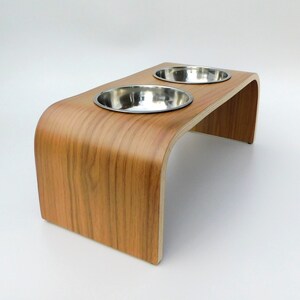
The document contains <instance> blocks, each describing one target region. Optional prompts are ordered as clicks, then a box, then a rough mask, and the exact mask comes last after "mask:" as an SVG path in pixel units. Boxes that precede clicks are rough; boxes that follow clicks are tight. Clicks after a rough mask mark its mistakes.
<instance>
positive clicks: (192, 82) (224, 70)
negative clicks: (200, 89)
mask: <svg viewBox="0 0 300 300" xmlns="http://www.w3.org/2000/svg"><path fill="white" fill-rule="evenodd" d="M189 68H190V69H199V68H202V69H209V70H214V71H222V72H224V73H225V74H227V77H226V78H224V79H221V80H216V81H209V82H196V81H191V82H186V81H177V80H170V79H165V78H162V77H159V76H158V75H156V74H157V73H158V72H160V71H164V70H170V69H189ZM153 77H155V78H156V79H158V80H162V81H167V82H173V83H180V84H214V83H220V82H224V81H227V80H229V79H230V78H231V74H230V72H228V71H227V70H226V69H221V68H214V67H207V66H197V65H177V66H169V67H165V68H160V69H157V70H155V71H154V73H153Z"/></svg>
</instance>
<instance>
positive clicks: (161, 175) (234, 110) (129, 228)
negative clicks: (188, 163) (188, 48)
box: [35, 63, 259, 264]
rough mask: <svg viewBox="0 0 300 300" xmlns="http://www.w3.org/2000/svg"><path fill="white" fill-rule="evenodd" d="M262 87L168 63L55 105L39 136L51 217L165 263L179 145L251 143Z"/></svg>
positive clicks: (41, 177) (244, 76) (45, 210)
mask: <svg viewBox="0 0 300 300" xmlns="http://www.w3.org/2000/svg"><path fill="white" fill-rule="evenodd" d="M153 74H155V76H156V77H159V79H158V78H156V77H154V76H153ZM229 74H230V75H229ZM230 76H231V77H230ZM229 78H230V80H228V79H229ZM161 80H164V86H161V83H162V81H161ZM213 82H214V83H216V84H205V83H213ZM258 82H259V80H258V76H257V75H256V74H254V73H248V72H240V71H227V70H216V69H212V68H202V67H190V66H177V65H176V64H170V63H165V64H161V65H158V66H155V67H153V68H150V69H147V70H144V71H142V72H139V73H137V74H134V75H131V76H129V77H126V78H123V79H120V80H117V81H115V82H112V83H108V84H105V85H103V86H100V87H98V88H95V89H92V90H90V91H87V92H85V93H82V94H80V95H77V96H74V97H71V98H68V99H65V100H63V101H59V102H57V103H55V104H53V105H51V106H50V107H49V108H48V109H47V110H46V111H45V112H44V114H43V115H42V117H41V118H40V120H39V123H38V126H37V129H36V135H35V158H36V168H37V178H38V188H39V197H40V206H41V213H42V217H43V218H44V219H46V220H47V221H49V222H52V223H54V224H57V225H59V226H62V227H64V228H67V229H69V230H72V231H74V232H77V233H79V234H81V235H83V236H86V237H89V238H91V239H94V240H96V241H98V242H101V243H103V244H105V245H108V246H111V247H113V248H115V249H118V250H120V251H123V252H126V253H128V254H131V255H133V256H136V257H138V258H141V259H144V260H146V261H148V262H151V263H153V264H157V263H159V261H160V260H161V258H162V249H163V223H164V222H163V220H164V194H165V193H164V188H165V173H166V166H167V161H168V157H169V154H170V152H171V150H172V147H173V145H174V144H175V143H176V141H177V140H178V139H179V138H180V137H181V136H182V135H183V134H184V133H186V132H187V131H196V132H202V133H207V134H212V135H216V136H221V137H225V138H230V139H234V140H238V141H243V142H247V143H252V142H253V138H254V131H255V121H256V111H257V101H258V92H259V83H258ZM182 83H185V84H184V85H182ZM196 83H198V84H196ZM181 88H182V89H181ZM192 99H193V102H192V103H191V101H192ZM93 100H94V101H95V103H96V104H97V105H99V106H101V107H97V106H96V105H95V104H94V101H93ZM188 104H189V105H188ZM179 108H180V109H179ZM116 111H118V112H128V113H118V112H116ZM162 111H167V112H165V113H157V112H162ZM148 112H151V114H149V113H148ZM199 155H201V153H200V152H199ZM187 221H188V220H187ZM195 233H196V231H195Z"/></svg>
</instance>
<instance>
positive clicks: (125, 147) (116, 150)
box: [35, 101, 170, 264]
mask: <svg viewBox="0 0 300 300" xmlns="http://www.w3.org/2000/svg"><path fill="white" fill-rule="evenodd" d="M73 106H74V107H75V109H74V107H73ZM91 108H92V110H90V111H80V107H79V106H76V104H73V103H72V102H68V101H63V102H61V103H56V104H54V105H52V106H51V107H50V108H49V109H48V110H47V111H46V112H45V113H44V114H43V116H42V117H41V119H40V121H39V124H38V127H37V130H36V135H35V157H36V168H37V175H38V187H39V195H40V207H41V213H42V217H43V218H44V219H46V220H47V221H49V222H51V223H54V224H57V225H60V226H62V227H64V228H67V229H69V230H72V231H74V232H76V233H79V234H81V235H84V236H86V237H89V238H92V239H94V240H96V241H98V242H101V243H103V244H105V245H108V246H111V247H113V248H115V249H118V250H120V251H122V252H125V253H128V254H131V255H133V256H136V257H138V258H141V259H143V260H146V261H148V262H150V263H152V264H158V263H159V261H160V259H161V257H162V218H163V212H162V209H163V206H162V203H163V197H164V195H163V185H164V178H161V176H162V174H164V172H163V171H162V170H163V166H164V158H165V153H166V151H167V148H168V144H169V140H170V138H169V137H168V135H166V132H167V131H164V130H160V131H157V130H150V127H149V129H148V130H146V131H145V130H144V128H141V126H140V123H139V119H140V116H136V117H133V118H131V119H130V120H127V122H126V123H122V122H120V120H122V118H124V117H125V118H126V117H127V116H124V115H123V114H115V113H107V112H104V113H105V116H104V117H100V116H99V111H98V110H97V109H96V110H95V109H94V106H91ZM149 120H150V121H151V116H149ZM118 121H119V123H118ZM165 137H166V138H165ZM158 145H159V146H158ZM161 184H162V185H161Z"/></svg>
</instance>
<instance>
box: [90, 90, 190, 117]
mask: <svg viewBox="0 0 300 300" xmlns="http://www.w3.org/2000/svg"><path fill="white" fill-rule="evenodd" d="M192 100H193V99H192V97H191V95H189V94H188V93H186V92H185V91H183V90H180V89H176V88H171V87H164V86H155V85H135V86H123V87H117V88H113V89H110V90H107V91H104V92H102V93H101V94H100V95H99V96H97V97H96V99H95V103H96V104H97V105H98V106H101V107H102V108H106V109H109V110H114V111H120V112H129V113H154V112H163V111H170V110H176V109H179V108H182V107H184V106H186V105H188V104H190V103H191V102H192Z"/></svg>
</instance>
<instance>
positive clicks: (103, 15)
mask: <svg viewBox="0 0 300 300" xmlns="http://www.w3.org/2000/svg"><path fill="white" fill-rule="evenodd" d="M299 19H300V2H299V0H287V1H276V0H274V1H267V0H265V1H262V0H253V1H240V0H222V1H221V0H210V1H208V0H207V1H200V0H195V1H174V0H173V1H169V0H159V1H158V0H152V1H141V0H131V1H105V2H104V1H100V0H98V1H96V0H95V1H83V0H82V1H71V0H69V1H63V0H49V1H46V0H43V1H33V0H31V1H29V0H27V1H25V0H19V1H13V0H8V1H5V0H0V192H1V194H0V299H3V300H6V299H13V300H14V299H39V300H40V299H51V300H52V299H72V300H75V299H164V300H165V299H218V300H219V299H222V300H224V299H228V300H234V299H238V300H241V299H242V300H245V299H263V300H266V299H272V300H273V299H280V300H282V299H288V300H294V299H300V158H299V154H300V133H299V131H300V116H299V114H300V96H299V95H300V84H299V81H300V76H299V67H300V63H299V60H300V57H299V54H300V42H299V41H300V21H299ZM164 61H171V62H178V63H187V64H198V65H210V66H214V67H222V68H228V69H237V70H245V71H253V72H257V73H258V74H259V75H260V78H261V97H260V105H259V115H258V123H257V124H258V125H257V134H256V141H255V143H254V144H253V145H251V146H250V145H248V144H243V143H239V142H235V141H231V140H226V139H222V138H217V137H211V136H206V135H202V134H196V133H194V134H193V133H188V134H186V135H185V136H184V137H182V138H181V140H180V141H179V142H178V144H177V145H176V146H175V148H174V150H173V151H172V154H171V157H170V160H169V164H168V170H167V191H166V209H165V211H166V219H165V252H164V259H163V261H162V262H161V264H160V265H159V266H153V265H151V264H148V263H145V262H143V261H140V260H138V259H135V258H133V257H130V256H128V255H125V254H123V253H121V252H118V251H115V250H112V249H110V248H108V247H106V246H103V245H101V244H98V243H96V242H93V241H91V240H88V239H86V238H83V237H81V236H79V235H76V234H73V233H70V232H68V231H66V230H64V229H61V228H59V227H56V226H54V225H51V224H48V223H47V222H45V221H43V220H42V219H41V218H40V213H39V204H38V194H37V185H36V177H35V165H34V154H33V137H34V130H35V126H36V124H37V121H38V118H39V116H40V115H41V114H42V112H43V111H44V110H45V109H46V108H47V107H48V106H49V105H50V104H52V103H53V102H55V101H58V100H60V99H63V98H66V97H69V96H73V95H75V94H78V93H81V92H84V91H86V90H88V89H91V88H93V87H96V86H99V85H101V84H104V83H106V82H109V81H112V80H115V79H118V78H121V77H124V76H126V75H130V74H132V73H134V72H137V71H140V70H142V69H145V68H148V67H151V66H153V65H156V64H159V63H161V62H164ZM195 162H196V163H195Z"/></svg>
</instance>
